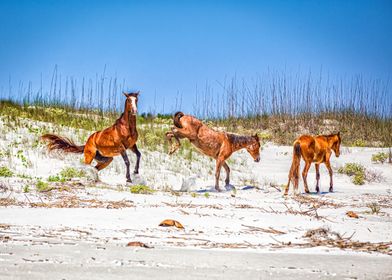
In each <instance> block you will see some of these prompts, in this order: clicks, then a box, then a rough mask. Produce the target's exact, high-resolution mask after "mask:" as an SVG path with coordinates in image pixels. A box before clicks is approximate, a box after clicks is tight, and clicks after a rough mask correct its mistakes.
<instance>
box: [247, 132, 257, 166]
mask: <svg viewBox="0 0 392 280" xmlns="http://www.w3.org/2000/svg"><path fill="white" fill-rule="evenodd" d="M251 137H252V141H250V142H249V145H248V146H246V150H247V151H248V153H249V154H250V155H251V156H252V158H253V159H254V160H255V162H259V161H260V139H259V136H257V133H256V134H255V135H253V136H251Z"/></svg>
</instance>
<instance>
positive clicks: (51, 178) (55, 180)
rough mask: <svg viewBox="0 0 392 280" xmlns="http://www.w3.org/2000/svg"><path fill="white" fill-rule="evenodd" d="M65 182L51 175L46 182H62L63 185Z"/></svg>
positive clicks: (59, 177) (57, 176) (61, 178)
mask: <svg viewBox="0 0 392 280" xmlns="http://www.w3.org/2000/svg"><path fill="white" fill-rule="evenodd" d="M65 181H66V179H65V178H64V177H61V176H59V175H52V176H49V178H48V182H62V183H64V182H65Z"/></svg>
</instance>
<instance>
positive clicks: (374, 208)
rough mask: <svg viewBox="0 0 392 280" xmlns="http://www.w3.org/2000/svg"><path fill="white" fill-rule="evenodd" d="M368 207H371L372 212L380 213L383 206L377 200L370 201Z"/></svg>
mask: <svg viewBox="0 0 392 280" xmlns="http://www.w3.org/2000/svg"><path fill="white" fill-rule="evenodd" d="M367 207H369V209H370V211H371V212H370V213H371V214H376V215H378V214H379V213H380V210H381V207H380V206H379V205H378V204H377V203H376V202H372V203H369V204H368V205H367Z"/></svg>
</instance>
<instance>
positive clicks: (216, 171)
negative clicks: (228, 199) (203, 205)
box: [215, 158, 224, 192]
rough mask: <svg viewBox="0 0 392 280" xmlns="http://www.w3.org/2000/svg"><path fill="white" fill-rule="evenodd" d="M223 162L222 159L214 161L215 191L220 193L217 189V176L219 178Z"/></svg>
mask: <svg viewBox="0 0 392 280" xmlns="http://www.w3.org/2000/svg"><path fill="white" fill-rule="evenodd" d="M223 162H224V160H223V159H222V158H218V159H217V160H216V170H215V189H216V190H217V191H218V192H220V189H219V176H220V170H221V168H222V165H223Z"/></svg>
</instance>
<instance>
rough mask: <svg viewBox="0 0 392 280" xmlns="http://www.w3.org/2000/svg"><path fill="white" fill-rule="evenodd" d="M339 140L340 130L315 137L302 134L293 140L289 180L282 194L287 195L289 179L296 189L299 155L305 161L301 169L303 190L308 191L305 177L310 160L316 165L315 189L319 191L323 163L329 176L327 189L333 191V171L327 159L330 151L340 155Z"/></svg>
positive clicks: (337, 155) (340, 140)
mask: <svg viewBox="0 0 392 280" xmlns="http://www.w3.org/2000/svg"><path fill="white" fill-rule="evenodd" d="M341 142H342V139H341V137H340V132H338V133H337V134H331V135H319V136H315V137H313V136H310V135H302V136H301V137H299V138H298V139H297V140H295V141H294V144H293V162H292V164H291V169H290V173H289V181H288V183H287V186H286V189H285V192H284V194H285V195H287V194H288V192H289V186H290V181H292V182H293V185H294V192H297V190H298V180H299V166H300V163H301V157H302V158H303V159H304V161H305V167H304V170H303V171H302V179H303V180H304V186H305V192H306V193H309V188H308V182H307V180H306V178H307V176H308V171H309V168H310V165H311V164H312V162H314V163H315V166H316V180H317V184H316V191H317V192H319V191H320V188H319V180H320V164H321V163H325V165H326V166H327V169H328V172H329V177H330V183H329V191H330V192H333V180H332V174H333V172H332V168H331V164H330V162H329V159H330V158H331V155H332V151H334V153H335V156H336V157H339V156H340V143H341Z"/></svg>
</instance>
